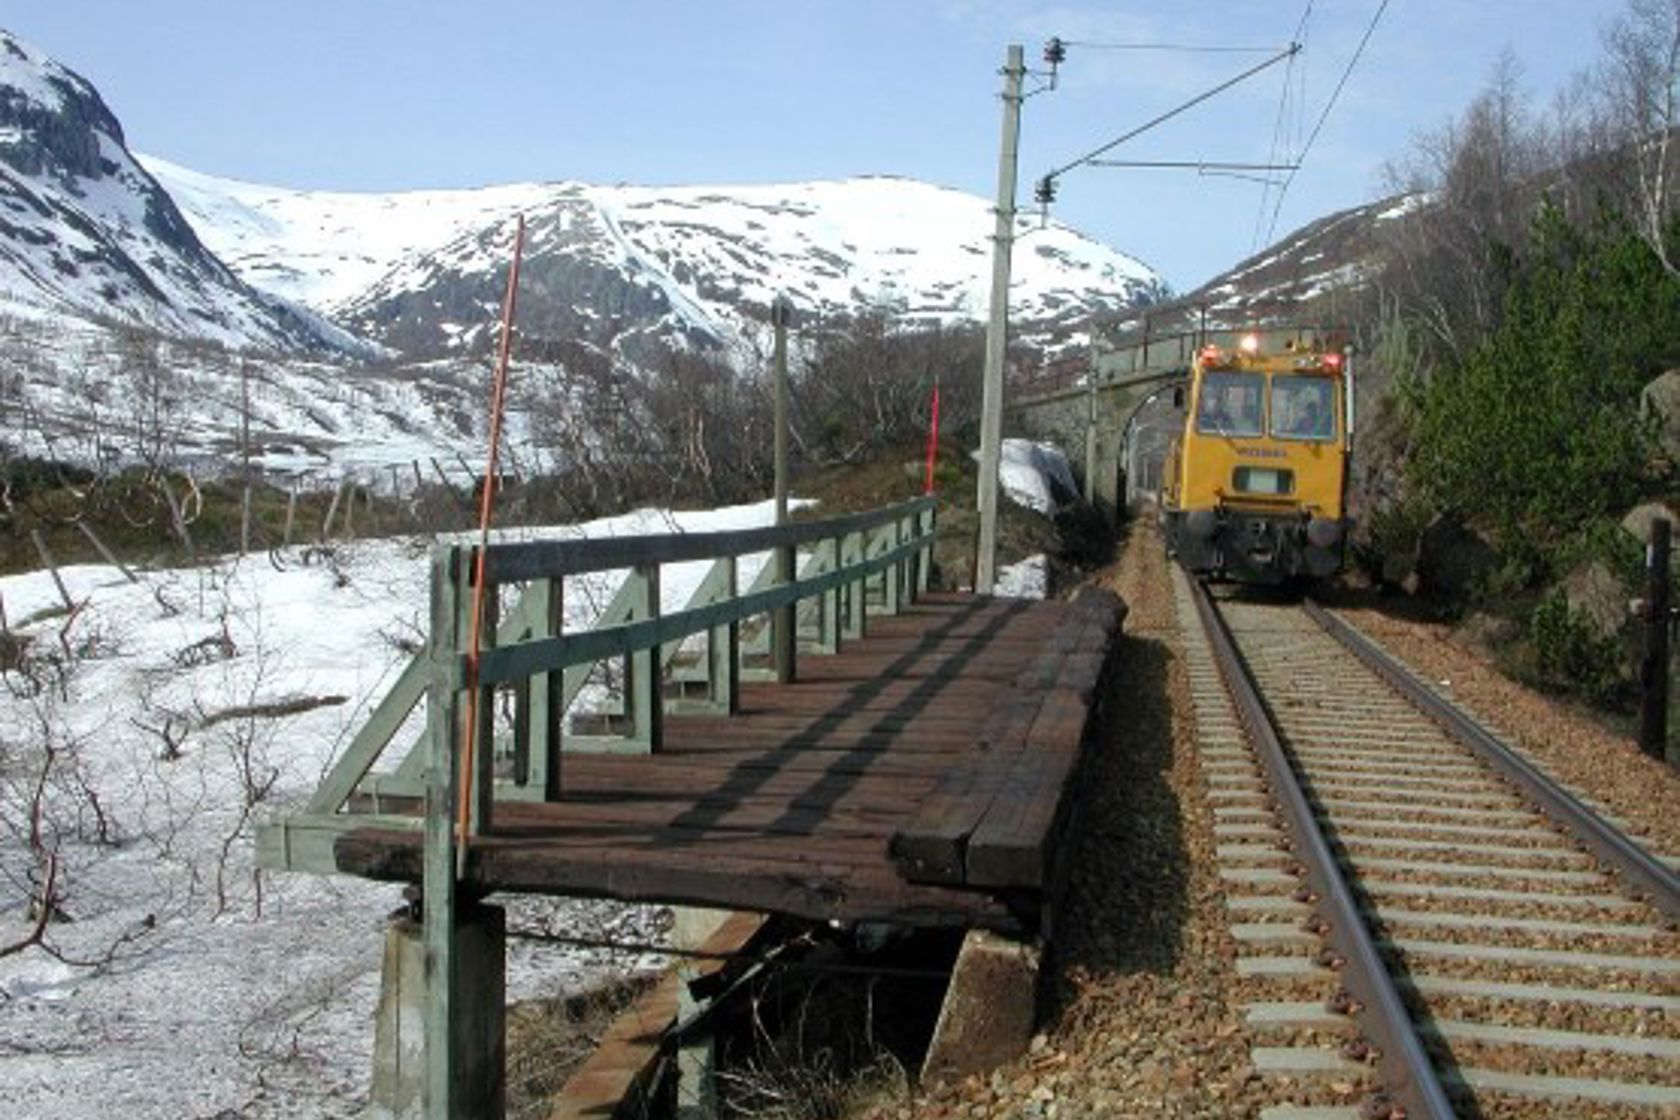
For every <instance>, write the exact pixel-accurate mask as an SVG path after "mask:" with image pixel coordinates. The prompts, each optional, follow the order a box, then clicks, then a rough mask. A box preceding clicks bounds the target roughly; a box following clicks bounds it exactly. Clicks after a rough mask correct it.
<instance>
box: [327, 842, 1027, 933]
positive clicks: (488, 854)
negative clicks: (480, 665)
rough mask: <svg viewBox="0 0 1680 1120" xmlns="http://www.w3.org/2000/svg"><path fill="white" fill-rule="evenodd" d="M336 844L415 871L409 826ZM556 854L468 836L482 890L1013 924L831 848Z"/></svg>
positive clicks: (977, 903)
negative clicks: (801, 856)
mask: <svg viewBox="0 0 1680 1120" xmlns="http://www.w3.org/2000/svg"><path fill="white" fill-rule="evenodd" d="M783 847H784V848H785V847H786V845H783ZM336 851H337V855H338V863H339V867H340V869H341V870H344V871H348V872H351V873H353V874H358V875H363V876H365V877H367V878H372V879H382V880H392V881H398V882H414V881H418V879H419V876H420V843H419V839H418V838H417V837H414V836H412V835H411V834H408V833H392V832H380V831H378V830H374V829H363V830H359V831H356V832H351V833H348V834H346V835H345V836H343V837H341V838H340V839H339V841H338V843H337V847H336ZM784 856H785V853H784ZM560 857H561V854H560V853H557V852H556V851H554V850H553V849H552V848H549V847H545V846H542V845H530V846H512V845H476V844H475V845H474V847H473V849H472V851H471V853H470V854H469V857H468V872H467V879H468V881H469V882H471V883H474V884H476V885H478V886H479V887H480V888H481V889H484V890H512V891H520V892H524V893H529V894H558V895H568V896H582V897H598V898H617V899H623V900H626V901H633V902H637V901H639V902H664V903H672V904H678V905H696V906H726V907H733V908H738V909H749V910H761V911H766V912H772V913H784V914H793V915H796V916H799V917H804V918H810V919H813V920H818V921H828V920H835V921H883V922H894V923H899V924H906V925H916V926H958V927H961V926H987V927H991V928H1000V929H1010V928H1015V927H1017V926H1018V925H1019V922H1018V920H1017V919H1016V918H1015V917H1014V916H1013V915H1011V914H1010V912H1009V911H1008V909H1007V908H1006V907H1005V906H1004V905H1003V904H1002V903H1000V902H999V901H997V900H996V899H993V898H991V897H989V896H987V895H985V894H982V893H976V892H972V891H960V890H950V889H945V888H939V887H919V886H913V885H910V884H906V883H905V882H904V881H903V880H902V879H900V878H899V877H898V875H897V874H896V873H895V872H894V871H893V870H892V868H891V867H890V865H888V864H887V862H886V861H885V858H884V857H881V858H878V859H877V860H876V862H875V863H874V864H872V865H871V864H863V863H842V862H839V861H838V860H834V859H832V858H825V859H822V860H817V859H807V860H788V859H785V858H784V859H783V860H782V861H781V862H780V863H779V864H773V863H771V862H769V861H768V860H765V859H761V858H759V857H757V856H751V857H748V858H743V857H742V856H740V855H739V854H731V853H728V852H727V850H725V851H723V852H715V851H699V850H696V851H689V852H682V853H675V854H673V853H648V852H638V851H624V850H617V851H614V850H608V851H603V852H600V853H596V854H593V855H592V856H591V857H590V858H587V859H576V858H572V859H566V858H560Z"/></svg>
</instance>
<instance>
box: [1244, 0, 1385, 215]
mask: <svg viewBox="0 0 1680 1120" xmlns="http://www.w3.org/2000/svg"><path fill="white" fill-rule="evenodd" d="M1388 4H1389V0H1382V3H1380V4H1378V5H1377V10H1376V11H1375V12H1373V13H1372V14H1371V22H1370V23H1369V24H1367V25H1366V27H1365V34H1364V35H1363V36H1361V37H1360V40H1359V46H1358V47H1356V48H1354V52H1353V57H1352V58H1350V59H1348V64H1347V69H1345V70H1343V71H1342V76H1341V78H1340V79H1338V80H1337V82H1336V88H1335V89H1334V90H1332V91H1331V92H1330V100H1329V101H1326V102H1325V103H1324V112H1322V113H1320V114H1319V117H1318V123H1316V124H1315V125H1313V130H1312V132H1311V134H1309V135H1308V136H1307V142H1306V143H1305V144H1304V145H1302V147H1301V155H1300V157H1299V158H1298V159H1296V161H1295V163H1296V165H1297V170H1296V171H1291V172H1290V173H1289V175H1288V177H1286V178H1285V179H1284V181H1283V186H1281V187H1279V188H1278V196H1277V204H1276V205H1275V206H1273V207H1272V221H1271V224H1270V225H1269V226H1268V227H1267V228H1266V240H1267V241H1268V242H1270V241H1271V240H1272V238H1273V237H1274V236H1275V235H1276V233H1277V224H1278V217H1279V215H1281V214H1282V213H1283V199H1284V196H1285V195H1287V194H1288V193H1289V185H1290V184H1291V183H1293V182H1294V181H1295V176H1296V175H1297V174H1298V173H1299V171H1298V169H1299V166H1300V165H1302V164H1305V163H1306V162H1307V153H1308V152H1310V151H1312V146H1313V142H1314V141H1316V140H1317V139H1318V134H1319V132H1321V131H1322V130H1323V128H1324V122H1325V121H1327V120H1329V119H1330V111H1331V110H1332V109H1334V108H1335V107H1336V101H1337V99H1338V98H1340V97H1341V95H1342V89H1343V88H1344V87H1345V86H1346V85H1347V81H1348V78H1349V77H1351V76H1352V74H1353V68H1354V67H1355V66H1358V65H1359V59H1360V58H1361V56H1363V55H1364V53H1365V47H1366V46H1367V45H1368V44H1369V43H1370V42H1371V36H1372V35H1373V34H1374V33H1375V32H1376V30H1377V23H1378V22H1379V21H1380V20H1381V19H1382V17H1383V13H1384V12H1386V11H1387V10H1388Z"/></svg>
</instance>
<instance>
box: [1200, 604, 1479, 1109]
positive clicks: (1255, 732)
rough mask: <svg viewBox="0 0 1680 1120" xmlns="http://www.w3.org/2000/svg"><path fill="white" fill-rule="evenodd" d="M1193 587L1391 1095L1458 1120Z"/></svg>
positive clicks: (1267, 726) (1262, 712)
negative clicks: (1323, 911) (1321, 909)
mask: <svg viewBox="0 0 1680 1120" xmlns="http://www.w3.org/2000/svg"><path fill="white" fill-rule="evenodd" d="M1189 583H1190V595H1191V599H1192V601H1193V602H1194V603H1195V605H1196V613H1197V614H1198V615H1199V616H1200V617H1201V621H1202V627H1203V629H1204V630H1205V631H1206V633H1207V637H1208V642H1209V644H1210V645H1211V646H1212V647H1213V653H1214V658H1215V660H1216V662H1217V663H1218V665H1219V673H1220V676H1221V678H1222V679H1223V680H1224V682H1225V687H1226V690H1227V691H1228V692H1229V693H1230V695H1231V700H1232V703H1234V704H1235V705H1236V708H1237V713H1238V716H1239V718H1240V719H1241V720H1242V722H1243V725H1244V727H1245V728H1246V730H1247V731H1248V735H1249V739H1250V742H1251V743H1252V744H1253V746H1254V750H1255V753H1256V754H1257V755H1259V758H1260V763H1261V766H1262V767H1263V768H1264V769H1265V771H1266V778H1267V782H1268V784H1269V785H1270V787H1271V793H1272V796H1273V797H1274V798H1275V799H1276V800H1277V803H1278V807H1279V808H1280V809H1281V810H1282V812H1283V814H1284V817H1285V818H1286V819H1287V822H1288V828H1289V837H1290V847H1291V848H1292V849H1294V851H1295V855H1296V856H1297V858H1298V859H1299V860H1300V861H1301V866H1302V869H1303V871H1304V873H1305V875H1306V878H1307V881H1308V883H1309V884H1310V886H1311V888H1312V890H1313V891H1314V893H1316V894H1317V896H1318V902H1319V904H1320V905H1321V906H1322V907H1323V909H1324V910H1325V911H1327V913H1324V914H1321V915H1320V917H1321V920H1323V921H1327V922H1328V926H1329V928H1328V930H1322V931H1321V932H1323V935H1324V936H1325V938H1326V939H1327V940H1328V941H1329V942H1330V944H1331V946H1332V947H1333V948H1334V949H1335V951H1336V952H1337V953H1338V954H1339V955H1340V956H1341V958H1342V969H1341V983H1342V985H1343V987H1345V988H1346V989H1347V991H1348V993H1349V994H1350V995H1351V996H1352V997H1353V998H1354V999H1355V1000H1357V1001H1358V1003H1359V1004H1360V1005H1361V1007H1360V1010H1359V1011H1357V1012H1356V1013H1355V1014H1356V1018H1357V1021H1358V1023H1359V1026H1360V1029H1361V1030H1362V1031H1363V1032H1364V1034H1365V1037H1366V1038H1368V1039H1370V1040H1371V1042H1372V1043H1373V1044H1374V1045H1375V1046H1376V1048H1377V1067H1378V1069H1379V1070H1380V1071H1381V1072H1382V1076H1383V1079H1384V1081H1385V1083H1386V1086H1387V1090H1388V1093H1389V1095H1390V1096H1391V1097H1392V1098H1393V1099H1394V1101H1395V1102H1396V1103H1398V1104H1400V1105H1401V1106H1402V1107H1403V1108H1404V1109H1405V1115H1406V1117H1407V1118H1408V1120H1453V1118H1454V1117H1456V1116H1457V1112H1456V1110H1455V1109H1454V1108H1453V1105H1452V1101H1451V1099H1450V1098H1449V1097H1448V1095H1447V1091H1446V1089H1445V1088H1444V1087H1443V1086H1442V1084H1441V1079H1440V1076H1439V1074H1438V1073H1437V1072H1436V1069H1435V1065H1434V1063H1433V1062H1431V1061H1430V1059H1429V1055H1428V1054H1427V1053H1425V1051H1424V1048H1423V1044H1422V1042H1421V1041H1420V1040H1419V1038H1418V1033H1417V1028H1416V1027H1415V1025H1414V1024H1413V1023H1412V1018H1411V1015H1410V1014H1409V1013H1408V1012H1407V1011H1406V1005H1405V1003H1404V1002H1403V1001H1402V1000H1401V998H1400V994H1399V992H1398V991H1397V990H1396V989H1395V986H1394V981H1393V979H1392V978H1391V977H1390V975H1389V971H1388V966H1387V964H1386V962H1385V961H1384V960H1383V957H1382V954H1381V953H1380V952H1379V951H1378V949H1377V946H1376V942H1375V941H1374V940H1373V939H1372V937H1371V934H1370V931H1369V930H1368V929H1366V927H1365V921H1364V917H1363V915H1362V912H1361V907H1360V905H1359V901H1358V899H1357V898H1355V896H1354V894H1353V891H1352V890H1351V889H1350V888H1349V886H1348V884H1347V880H1346V879H1345V878H1343V876H1342V873H1341V869H1340V867H1339V865H1338V864H1337V861H1336V856H1335V853H1334V852H1333V851H1332V850H1331V848H1330V844H1329V841H1328V840H1326V839H1325V836H1324V833H1323V830H1322V829H1321V828H1320V827H1319V824H1318V820H1317V818H1316V817H1315V816H1314V814H1313V810H1312V805H1311V804H1310V803H1309V802H1308V801H1307V796H1306V793H1305V792H1304V791H1303V790H1302V789H1301V783H1300V782H1299V780H1298V779H1297V778H1296V776H1295V770H1294V767H1293V766H1291V765H1290V762H1289V759H1288V756H1287V755H1286V754H1285V753H1284V749H1283V744H1282V742H1281V741H1280V740H1279V739H1278V735H1277V730H1276V728H1275V727H1274V726H1273V724H1272V720H1271V716H1270V714H1269V713H1268V712H1267V710H1266V706H1265V702H1264V701H1263V700H1261V698H1260V693H1259V690H1258V689H1257V688H1256V686H1255V684H1254V680H1253V677H1252V675H1251V674H1250V672H1249V668H1248V663H1247V662H1246V661H1245V660H1244V659H1243V656H1242V653H1241V651H1239V650H1238V649H1237V646H1236V642H1235V640H1234V639H1233V638H1232V637H1231V634H1230V631H1229V630H1228V629H1227V628H1226V626H1225V621H1224V619H1223V618H1221V617H1220V615H1219V611H1218V609H1217V608H1215V607H1214V605H1213V600H1212V597H1211V596H1210V595H1209V594H1208V592H1207V589H1206V588H1205V587H1203V586H1202V584H1201V583H1200V582H1199V581H1197V580H1194V579H1191V580H1189Z"/></svg>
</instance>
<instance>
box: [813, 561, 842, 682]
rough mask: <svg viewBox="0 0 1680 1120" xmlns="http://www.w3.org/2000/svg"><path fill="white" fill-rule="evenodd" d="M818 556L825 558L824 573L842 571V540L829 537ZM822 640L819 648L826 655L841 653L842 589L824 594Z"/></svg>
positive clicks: (820, 620)
mask: <svg viewBox="0 0 1680 1120" xmlns="http://www.w3.org/2000/svg"><path fill="white" fill-rule="evenodd" d="M817 548H818V553H817V554H818V555H819V556H821V557H822V558H823V567H822V570H823V571H824V572H838V571H839V570H840V538H838V537H829V538H828V539H827V540H825V541H823V542H822V543H820V544H819V545H818V546H817ZM818 625H819V627H820V629H821V631H822V640H821V643H820V645H819V647H818V648H820V649H821V650H822V652H824V653H839V652H840V588H839V587H838V586H835V587H831V588H829V589H828V590H827V591H824V592H823V593H822V603H821V605H820V608H819V623H818Z"/></svg>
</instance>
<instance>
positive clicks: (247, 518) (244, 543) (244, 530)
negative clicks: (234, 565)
mask: <svg viewBox="0 0 1680 1120" xmlns="http://www.w3.org/2000/svg"><path fill="white" fill-rule="evenodd" d="M249 551H251V484H250V483H249V482H247V483H246V484H245V487H244V489H242V490H241V491H240V492H239V555H241V556H243V555H245V554H246V553H247V552H249Z"/></svg>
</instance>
